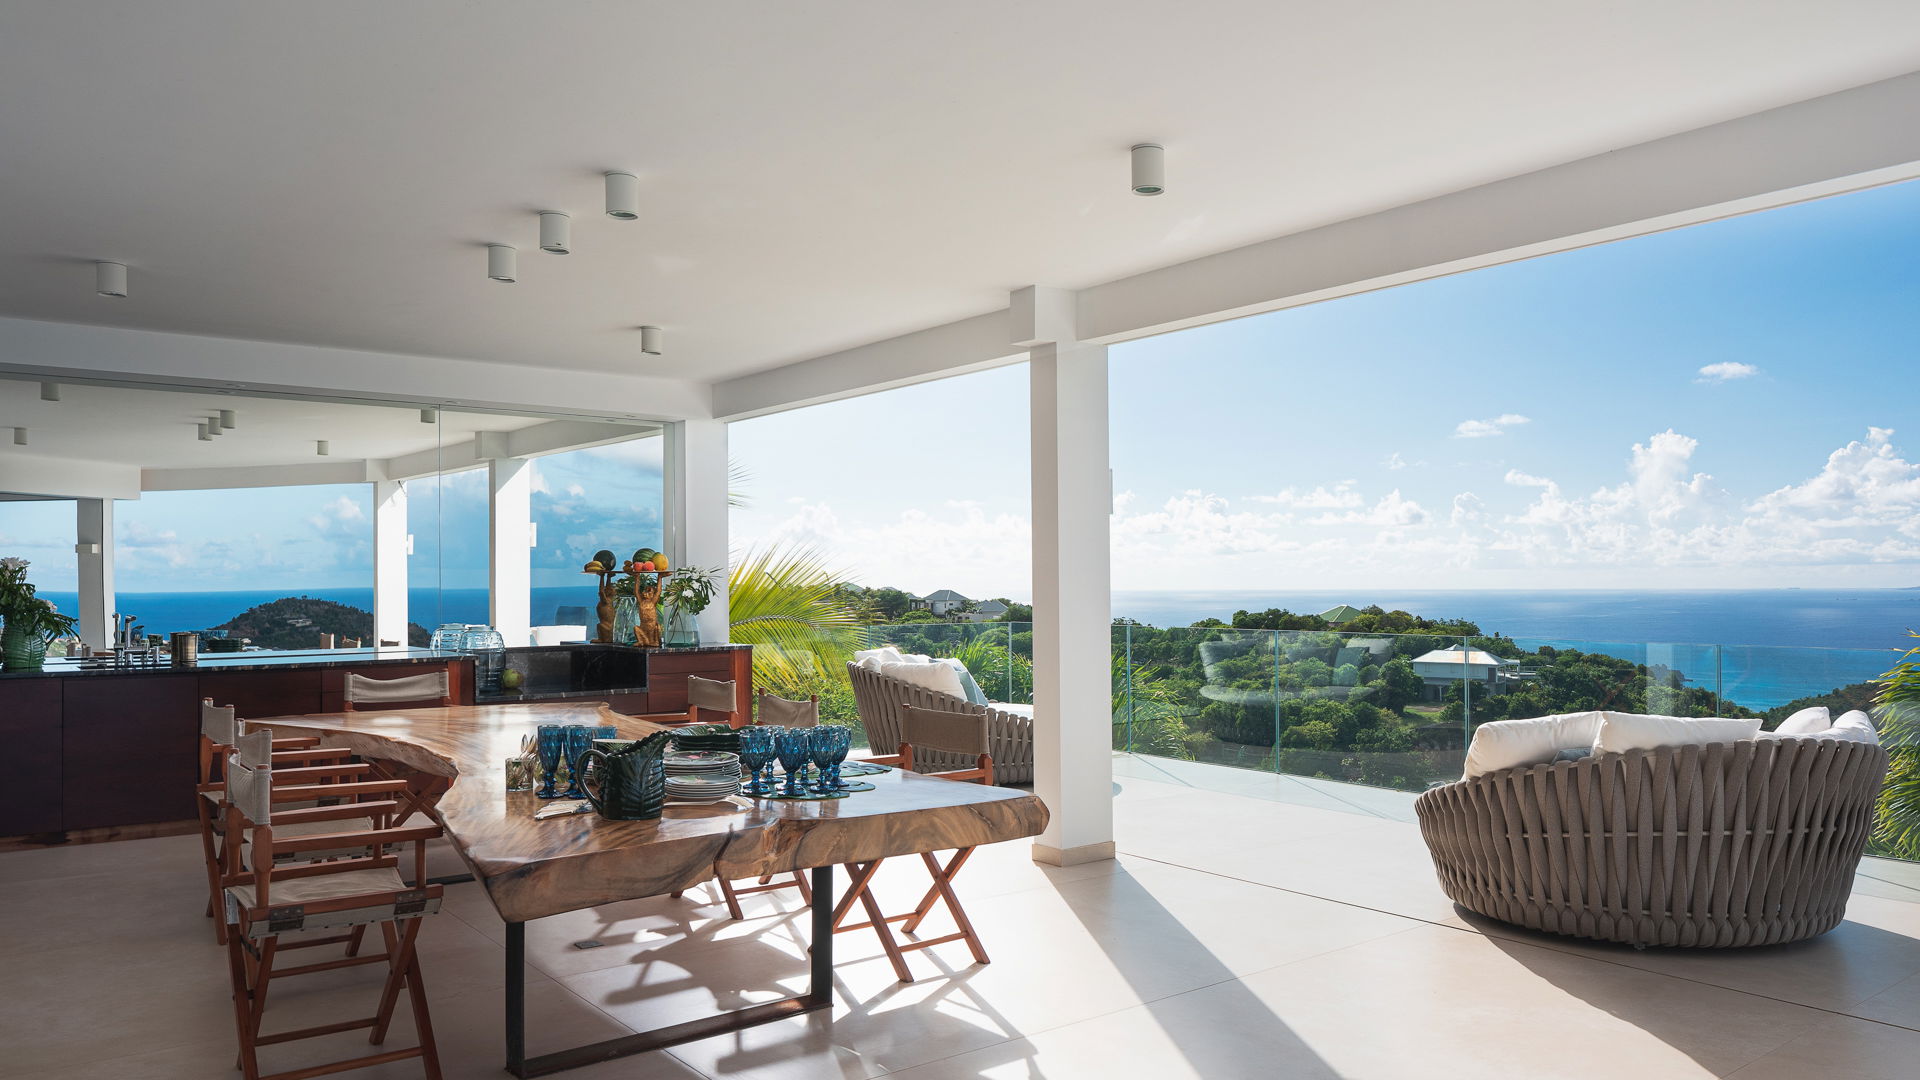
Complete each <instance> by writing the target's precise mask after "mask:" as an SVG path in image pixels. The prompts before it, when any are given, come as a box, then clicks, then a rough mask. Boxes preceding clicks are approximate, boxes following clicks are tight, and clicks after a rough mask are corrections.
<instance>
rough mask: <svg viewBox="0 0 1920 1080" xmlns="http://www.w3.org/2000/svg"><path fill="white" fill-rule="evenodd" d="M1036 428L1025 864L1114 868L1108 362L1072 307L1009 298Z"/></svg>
mask: <svg viewBox="0 0 1920 1080" xmlns="http://www.w3.org/2000/svg"><path fill="white" fill-rule="evenodd" d="M1011 307H1012V312H1013V314H1014V316H1015V319H1014V324H1013V325H1014V335H1015V341H1014V344H1016V345H1022V346H1026V347H1027V349H1028V364H1029V367H1030V368H1031V376H1032V402H1031V409H1032V418H1033V433H1032V434H1033V444H1032V447H1033V448H1032V455H1033V465H1032V468H1033V705H1034V709H1033V723H1034V785H1033V786H1034V792H1035V794H1037V795H1039V796H1040V798H1041V800H1042V801H1044V802H1045V803H1046V804H1047V809H1048V810H1049V811H1050V812H1051V814H1052V817H1051V819H1050V820H1049V821H1048V823H1047V828H1046V831H1045V832H1043V833H1041V834H1040V837H1039V838H1038V839H1037V840H1036V841H1035V842H1034V846H1033V857H1034V858H1035V859H1036V860H1038V861H1040V862H1045V863H1052V864H1054V865H1056V866H1072V865H1074V864H1076V863H1083V862H1093V861H1095V860H1099V859H1110V858H1112V857H1113V717H1112V704H1111V702H1112V693H1113V691H1112V679H1113V676H1112V671H1113V668H1112V653H1111V650H1112V645H1111V640H1110V639H1111V636H1112V629H1111V625H1112V614H1111V612H1112V603H1111V592H1110V584H1111V583H1110V580H1109V562H1110V557H1109V553H1108V533H1109V522H1108V515H1109V514H1110V513H1111V512H1112V509H1113V496H1112V491H1111V482H1110V478H1109V473H1108V470H1107V350H1106V347H1105V346H1102V345H1085V344H1081V343H1079V342H1077V341H1075V340H1074V338H1073V295H1072V294H1071V293H1065V292H1061V291H1059V290H1051V289H1040V288H1028V289H1022V290H1021V291H1020V292H1017V293H1015V294H1014V295H1013V303H1012V305H1011Z"/></svg>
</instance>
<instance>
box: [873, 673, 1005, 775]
mask: <svg viewBox="0 0 1920 1080" xmlns="http://www.w3.org/2000/svg"><path fill="white" fill-rule="evenodd" d="M847 676H848V678H850V679H852V680H853V700H854V704H855V705H856V706H857V707H858V708H859V710H860V724H861V726H862V727H864V728H866V729H867V745H868V746H869V747H872V748H873V752H874V753H876V754H892V753H894V752H896V751H897V750H899V748H900V707H901V706H902V705H913V706H915V707H918V708H922V709H941V710H945V711H947V712H964V713H986V714H987V741H988V745H989V752H990V753H991V755H992V757H993V779H994V782H995V783H997V784H1025V783H1031V782H1032V781H1033V718H1032V717H1029V716H1022V715H1020V714H1018V713H1012V712H1006V711H1004V710H1003V709H1001V708H998V707H995V706H992V705H975V704H972V703H971V702H969V701H967V699H965V698H960V697H954V696H953V695H952V694H943V693H941V692H939V691H938V690H929V689H927V688H926V687H924V686H915V685H914V684H913V683H910V682H906V681H905V680H902V679H896V678H893V677H891V676H888V675H882V674H880V673H879V672H877V671H873V670H871V669H869V668H863V667H861V666H860V665H858V664H853V663H850V664H848V665H847ZM973 765H974V759H973V758H971V757H967V756H965V755H962V754H950V753H946V752H944V751H940V750H925V751H921V750H917V749H916V750H915V752H914V755H913V766H914V769H915V771H917V772H951V771H953V770H955V769H966V768H972V767H973Z"/></svg>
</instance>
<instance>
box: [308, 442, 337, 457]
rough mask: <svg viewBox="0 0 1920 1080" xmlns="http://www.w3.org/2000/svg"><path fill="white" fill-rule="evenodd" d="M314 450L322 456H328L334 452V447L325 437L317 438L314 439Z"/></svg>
mask: <svg viewBox="0 0 1920 1080" xmlns="http://www.w3.org/2000/svg"><path fill="white" fill-rule="evenodd" d="M313 452H314V453H316V454H318V455H320V456H321V457H326V456H327V455H329V454H331V453H333V447H331V446H328V445H327V440H325V439H316V440H314V443H313Z"/></svg>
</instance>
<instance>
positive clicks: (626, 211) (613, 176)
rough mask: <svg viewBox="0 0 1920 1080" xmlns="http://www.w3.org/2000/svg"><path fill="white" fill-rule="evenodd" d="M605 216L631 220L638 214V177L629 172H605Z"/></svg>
mask: <svg viewBox="0 0 1920 1080" xmlns="http://www.w3.org/2000/svg"><path fill="white" fill-rule="evenodd" d="M607 216H608V217H610V218H619V219H620V220H621V221H632V220H633V219H634V218H637V217H639V216H640V178H639V177H637V176H635V175H633V174H632V173H630V172H610V173H608V174H607Z"/></svg>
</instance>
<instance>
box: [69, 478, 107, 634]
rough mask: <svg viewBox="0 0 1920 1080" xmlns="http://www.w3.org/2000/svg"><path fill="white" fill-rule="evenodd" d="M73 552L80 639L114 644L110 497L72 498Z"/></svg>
mask: <svg viewBox="0 0 1920 1080" xmlns="http://www.w3.org/2000/svg"><path fill="white" fill-rule="evenodd" d="M74 519H75V520H74V534H73V535H74V546H73V550H74V554H75V556H76V561H77V564H78V569H79V576H80V587H79V591H80V640H82V641H84V642H86V643H87V644H88V645H91V646H93V647H94V648H95V649H106V648H111V647H112V645H113V623H112V619H113V611H114V595H113V500H112V499H75V500H74Z"/></svg>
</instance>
